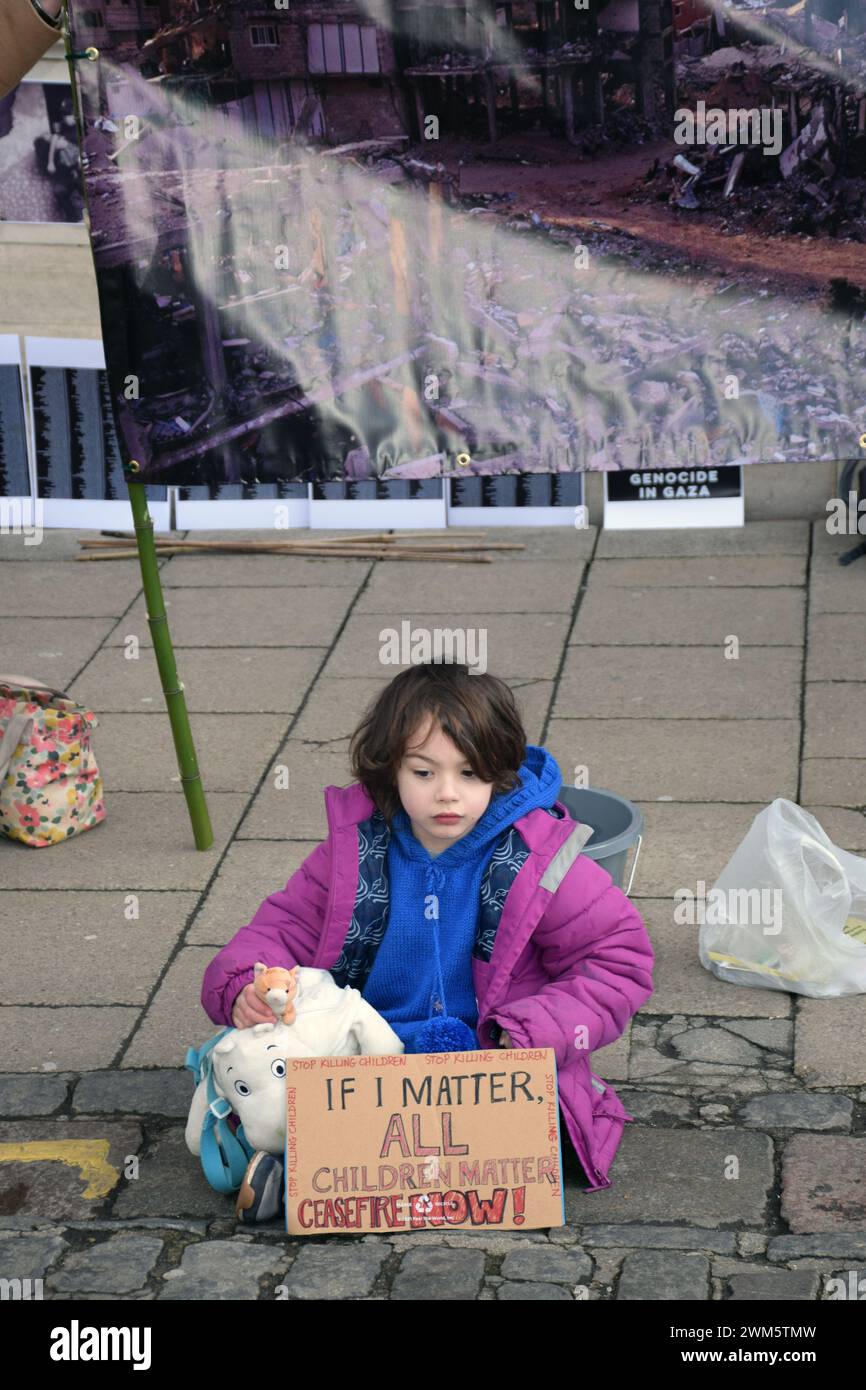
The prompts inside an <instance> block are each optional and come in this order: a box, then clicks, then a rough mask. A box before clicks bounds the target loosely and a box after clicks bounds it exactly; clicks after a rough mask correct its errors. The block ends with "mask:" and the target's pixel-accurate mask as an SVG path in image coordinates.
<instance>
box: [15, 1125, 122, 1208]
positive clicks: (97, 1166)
mask: <svg viewBox="0 0 866 1390" xmlns="http://www.w3.org/2000/svg"><path fill="white" fill-rule="evenodd" d="M109 1147H110V1145H109V1141H108V1140H107V1139H31V1140H28V1141H27V1142H26V1143H23V1144H0V1163H68V1164H69V1165H70V1166H71V1167H73V1168H78V1169H80V1171H81V1176H82V1177H83V1178H86V1179H87V1186H86V1187H85V1189H84V1191H83V1192H82V1194H81V1195H82V1197H89V1198H90V1199H91V1200H94V1199H95V1198H97V1197H105V1196H106V1195H107V1193H109V1192H110V1191H111V1189H112V1188H113V1187H114V1186H115V1184H116V1183H117V1180H118V1178H119V1177H120V1173H119V1172H118V1170H117V1169H116V1168H115V1167H114V1166H113V1164H111V1163H109V1162H108V1150H109Z"/></svg>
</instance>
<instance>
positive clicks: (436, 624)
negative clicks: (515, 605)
mask: <svg viewBox="0 0 866 1390" xmlns="http://www.w3.org/2000/svg"><path fill="white" fill-rule="evenodd" d="M459 618H460V622H459V623H457V622H455V620H454V619H455V615H454V614H453V613H452V612H449V611H448V610H445V611H444V612H442V611H440V612H438V613H431V612H426V613H422V614H415V613H414V612H409V611H406V610H404V611H403V612H402V613H399V614H393V613H389V614H379V615H378V616H377V615H374V614H367V613H353V614H352V616H351V618H350V619H349V621H348V623H347V624H346V627H345V628H344V630H343V632H342V634H341V636H340V640H339V642H338V643H337V645H336V648H335V649H334V651H333V652H332V653H331V655H330V656H329V657H328V661H327V665H326V666H325V667H324V669H323V672H322V674H323V675H324V676H329V677H330V676H364V677H367V678H369V677H371V676H377V675H379V674H381V672H382V671H383V670H384V671H385V674H386V675H388V676H396V675H397V673H398V672H399V671H400V670H403V669H405V667H407V666H408V665H409V664H410V663H409V660H408V659H407V660H406V661H405V662H401V664H400V665H390V664H388V665H383V663H382V660H381V655H380V654H381V653H382V651H383V650H385V647H384V644H385V643H386V642H387V641H388V640H389V639H388V637H387V636H383V635H381V634H385V633H387V631H388V630H391V629H393V630H394V631H396V633H397V638H398V641H399V642H400V644H401V646H400V652H399V655H401V656H402V655H403V647H402V637H401V633H402V631H403V629H402V627H401V624H402V623H403V622H404V621H405V622H408V623H409V628H408V629H407V631H408V632H409V634H410V639H409V642H407V643H406V646H407V647H408V648H409V649H410V650H411V632H412V631H413V630H420V629H423V630H424V631H425V632H429V633H431V634H432V633H434V630H435V629H436V628H440V629H441V630H443V631H445V630H447V631H450V632H455V631H460V632H461V633H462V634H464V638H463V640H465V642H466V648H465V650H466V653H467V664H468V665H469V666H473V667H474V666H475V665H476V664H477V663H478V661H479V658H480V659H481V660H482V661H483V660H484V659H485V650H484V647H483V646H481V645H479V644H480V643H481V642H482V641H484V640H486V669H487V670H488V671H490V672H492V673H494V674H495V675H497V676H500V677H501V678H502V679H503V680H510V679H511V678H512V677H514V676H522V677H531V678H534V679H542V680H551V679H552V678H553V677H554V676H555V675H556V670H557V667H558V665H559V659H560V653H561V651H562V644H563V642H564V641H565V634H566V632H567V631H568V626H569V623H570V621H571V619H570V616H569V614H567V613H550V614H549V615H547V616H545V615H544V614H543V613H534V614H514V615H511V614H501V613H479V612H477V611H471V612H470V611H466V612H464V613H461V614H459ZM467 630H469V631H468V632H467ZM482 630H483V633H486V639H485V638H483V636H482ZM428 640H430V641H431V642H432V641H433V640H434V639H433V636H431V637H430V639H428ZM443 640H446V639H443ZM444 650H445V651H446V652H447V651H450V650H456V651H457V652H461V651H462V650H463V649H462V648H461V647H459V646H458V647H455V648H453V649H452V648H451V647H450V646H448V645H446V646H445V648H444Z"/></svg>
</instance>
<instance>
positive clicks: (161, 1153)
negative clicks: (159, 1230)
mask: <svg viewBox="0 0 866 1390" xmlns="http://www.w3.org/2000/svg"><path fill="white" fill-rule="evenodd" d="M214 1032H216V1029H214ZM138 1174H139V1175H138V1178H137V1179H136V1180H135V1181H128V1182H125V1183H124V1184H123V1186H122V1188H121V1189H120V1191H119V1192H118V1194H117V1197H116V1199H115V1201H114V1204H113V1206H112V1209H111V1214H112V1216H114V1217H116V1218H118V1219H120V1220H123V1221H130V1222H132V1221H135V1220H136V1219H137V1218H140V1217H158V1216H162V1217H183V1216H187V1217H196V1216H200V1217H211V1218H215V1217H218V1216H233V1215H234V1198H233V1197H232V1196H229V1195H226V1194H223V1193H221V1192H217V1191H216V1190H215V1189H214V1188H213V1187H211V1186H210V1184H209V1182H208V1180H207V1178H206V1177H205V1175H204V1171H203V1169H202V1166H201V1160H200V1159H198V1158H196V1156H195V1154H191V1153H190V1152H189V1150H188V1148H187V1147H186V1144H185V1142H184V1137H183V1126H182V1125H180V1126H176V1127H173V1128H171V1129H167V1130H164V1131H163V1133H162V1134H160V1135H159V1136H158V1137H157V1138H155V1139H152V1140H151V1141H150V1143H149V1144H148V1146H147V1150H146V1151H145V1153H143V1154H142V1156H141V1159H140V1162H139V1168H138Z"/></svg>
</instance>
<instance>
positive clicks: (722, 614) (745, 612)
mask: <svg viewBox="0 0 866 1390" xmlns="http://www.w3.org/2000/svg"><path fill="white" fill-rule="evenodd" d="M803 593H804V591H803V590H801V589H767V588H763V589H756V588H749V589H683V588H679V589H660V588H653V587H652V586H649V587H647V588H645V589H637V588H635V589H613V590H610V591H609V592H606V591H605V590H604V589H601V588H599V587H597V586H595V587H592V586H590V587H588V588H587V591H586V594H585V596H584V600H583V603H582V604H581V606H580V610H579V612H578V615H577V622H576V623H575V625H574V629H573V631H572V633H571V636H570V637H569V639H568V643H569V646H595V647H601V646H605V647H612V646H623V645H634V646H683V647H689V646H698V647H715V648H716V649H717V650H719V651H721V650H722V649H723V648H724V645H725V643H726V642H727V641H728V640H729V638H730V636H731V635H733V636H735V637H737V638H738V640H739V643H740V646H741V647H797V646H799V645H801V644H802V642H803V629H804V599H803Z"/></svg>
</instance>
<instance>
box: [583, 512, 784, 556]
mask: <svg viewBox="0 0 866 1390" xmlns="http://www.w3.org/2000/svg"><path fill="white" fill-rule="evenodd" d="M809 525H810V523H809V522H808V521H750V522H748V524H747V525H746V526H718V527H717V526H713V527H710V528H708V529H707V530H705V531H700V530H695V531H690V530H687V529H682V530H680V529H674V528H669V529H664V530H657V531H656V530H653V531H602V533H601V535H600V536H599V540H598V548H597V550H596V552H595V554H596V559H599V560H610V559H637V558H652V557H661V558H665V559H667V558H670V557H673V556H680V555H682V556H693V555H805V554H806V552H807V550H808V544H809Z"/></svg>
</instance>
